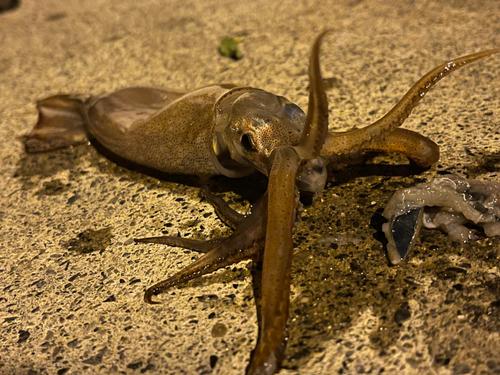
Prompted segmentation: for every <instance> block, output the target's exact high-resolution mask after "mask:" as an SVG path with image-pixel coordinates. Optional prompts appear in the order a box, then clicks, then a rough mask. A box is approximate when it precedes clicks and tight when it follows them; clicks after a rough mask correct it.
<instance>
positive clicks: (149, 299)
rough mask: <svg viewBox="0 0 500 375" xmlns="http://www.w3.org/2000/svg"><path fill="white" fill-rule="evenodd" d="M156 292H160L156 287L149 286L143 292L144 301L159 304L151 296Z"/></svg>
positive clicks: (155, 294)
mask: <svg viewBox="0 0 500 375" xmlns="http://www.w3.org/2000/svg"><path fill="white" fill-rule="evenodd" d="M158 294H160V291H159V289H157V288H149V289H148V290H146V293H144V302H146V303H148V304H150V305H159V304H161V302H159V301H154V300H153V299H152V297H153V296H157V295H158Z"/></svg>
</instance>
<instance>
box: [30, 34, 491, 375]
mask: <svg viewBox="0 0 500 375" xmlns="http://www.w3.org/2000/svg"><path fill="white" fill-rule="evenodd" d="M325 34H326V32H323V33H321V34H320V35H319V36H318V37H317V39H316V41H315V43H314V45H313V48H312V52H311V56H310V63H309V80H310V89H309V104H308V111H307V116H306V115H304V113H303V112H302V111H301V110H300V109H299V108H298V107H297V106H295V105H294V104H292V103H290V102H289V101H288V100H286V99H285V98H283V97H279V96H275V95H273V94H270V93H267V92H265V91H262V90H259V89H254V88H250V87H235V86H231V85H221V86H212V87H208V88H204V89H200V90H197V91H195V92H193V93H189V94H187V93H184V92H181V91H175V90H162V89H151V88H144V87H132V88H127V89H123V90H119V91H116V92H114V93H111V94H106V95H101V96H89V95H57V96H53V97H50V98H47V99H44V100H42V101H40V102H38V103H37V107H38V109H39V113H40V114H39V120H38V123H37V125H36V126H35V128H34V129H33V131H32V132H31V133H30V135H29V136H28V138H27V140H26V144H25V148H26V151H27V152H30V153H35V152H42V151H49V150H53V149H57V148H61V147H67V146H70V145H74V144H78V143H82V142H85V141H86V140H87V139H88V138H95V139H96V140H97V141H98V142H99V143H100V144H101V145H103V146H104V147H105V148H107V149H109V150H110V151H112V152H114V153H116V154H117V155H119V156H121V157H124V158H125V159H128V160H131V161H134V162H136V163H138V164H142V165H144V166H147V167H152V168H156V169H158V170H160V171H164V172H167V173H179V172H184V173H187V174H197V175H200V176H210V175H216V174H223V175H226V176H228V177H241V176H244V175H247V174H249V173H251V172H252V171H253V170H255V169H257V170H259V171H260V172H261V173H263V174H265V175H266V176H268V178H269V184H268V189H267V191H266V193H265V194H264V196H262V197H261V198H260V199H259V200H258V201H257V202H256V203H255V204H254V205H253V206H252V209H251V211H250V212H248V213H247V214H246V215H240V214H239V213H237V212H235V211H234V210H232V209H231V208H230V207H229V206H228V205H227V203H226V202H224V201H223V200H222V199H221V198H219V197H216V196H214V195H212V194H211V193H210V191H209V190H208V188H206V187H203V189H202V192H203V194H204V196H205V198H206V199H207V200H208V202H210V203H211V204H212V205H213V206H214V208H215V210H216V212H217V214H218V215H219V217H220V218H221V220H222V221H223V222H224V223H226V224H227V225H228V226H230V227H231V228H232V229H234V232H233V233H232V234H231V235H230V236H229V237H227V238H218V239H212V240H208V241H197V240H192V239H187V238H179V237H172V236H162V237H150V238H141V239H136V240H135V241H136V242H138V243H158V244H166V245H169V246H177V247H183V248H187V249H191V250H195V251H198V252H201V253H204V255H202V256H201V257H200V258H199V259H198V260H196V261H195V262H193V263H192V264H191V265H189V266H188V267H186V268H185V269H183V270H181V271H180V272H178V273H176V274H174V275H173V276H171V277H169V278H167V279H166V280H164V281H161V282H159V283H157V284H155V285H153V286H151V287H150V288H148V289H147V291H146V293H145V295H144V300H145V301H146V302H147V303H149V304H157V303H159V302H158V301H156V300H154V299H153V296H156V295H158V294H160V293H164V292H165V291H167V290H168V289H170V288H172V287H174V286H177V285H179V284H182V283H184V282H186V281H189V280H192V279H194V278H197V277H200V276H202V275H205V274H208V273H211V272H214V271H216V270H218V269H220V268H223V267H226V266H228V265H230V264H233V263H237V262H239V261H241V260H245V259H252V260H253V261H254V262H255V263H256V264H257V265H262V268H260V267H254V269H253V271H252V274H253V277H254V286H256V287H255V293H256V304H257V317H258V323H259V330H258V340H257V345H256V347H255V349H254V350H253V351H252V355H251V358H250V362H249V365H248V367H247V370H246V373H247V374H251V375H256V374H274V373H276V372H277V371H278V370H279V369H280V366H281V363H282V361H283V358H284V353H285V347H286V342H287V338H288V330H287V319H288V307H289V299H290V296H289V294H290V278H291V264H292V255H293V244H292V238H293V230H294V225H295V223H296V221H297V219H298V217H297V216H298V213H297V211H298V210H297V209H298V205H299V191H301V190H306V191H310V192H319V191H321V190H323V188H324V184H325V181H326V168H325V160H326V161H328V159H329V158H331V157H334V156H337V155H340V154H349V153H353V152H358V151H380V152H396V153H400V154H403V155H405V156H407V157H408V158H410V159H412V160H413V161H414V162H416V163H417V164H418V165H419V166H422V167H429V166H430V165H432V164H433V163H435V162H436V161H437V160H438V159H439V148H438V146H437V145H436V144H435V143H434V142H432V141H431V140H430V139H428V138H426V137H424V136H422V135H420V134H418V133H416V132H413V131H410V130H406V129H400V128H399V126H401V124H402V123H403V122H404V121H405V119H406V118H407V117H408V116H409V115H410V113H411V111H412V110H413V108H415V106H416V105H417V104H418V103H419V101H420V100H421V99H422V98H423V97H424V95H425V94H426V93H427V92H428V91H429V90H430V88H431V87H433V86H434V85H435V84H436V83H437V82H438V81H439V80H440V79H442V78H443V77H445V76H446V75H448V74H449V73H451V72H452V71H454V70H456V69H458V68H460V67H463V66H465V65H467V64H469V63H471V62H473V61H476V60H478V59H481V58H484V57H486V56H489V55H492V54H494V53H498V52H500V49H492V50H488V51H483V52H479V53H475V54H472V55H467V56H464V57H461V58H458V59H455V60H452V61H449V62H447V63H444V64H442V65H440V66H438V67H436V68H434V69H433V70H431V71H430V72H429V73H427V74H426V75H424V76H423V77H422V78H421V79H420V80H419V81H417V82H416V83H415V84H414V85H413V86H412V87H411V88H410V90H409V91H408V92H407V93H406V94H405V96H404V97H403V98H402V99H401V100H400V101H399V102H398V103H397V104H396V105H395V106H394V107H393V108H392V109H391V110H390V111H389V112H388V113H387V114H386V115H385V116H383V117H382V118H381V119H380V120H378V121H376V122H374V123H373V124H371V125H369V126H367V127H364V128H359V129H355V130H351V131H346V132H336V133H333V132H331V133H329V132H328V102H327V97H326V93H325V90H324V87H323V83H322V77H321V70H320V65H319V50H320V45H321V42H322V39H323V37H324V36H325ZM269 118H270V119H271V120H269ZM262 119H266V120H267V121H268V123H266V125H265V126H258V125H257V124H261V123H262V121H258V120H262ZM193 121H194V123H195V128H192V129H189V128H187V127H186V126H185V124H186V123H190V124H191V125H192V124H193ZM207 123H208V124H211V126H206V124H207ZM196 124H198V125H196ZM197 126H198V128H197ZM179 129H180V130H179ZM200 129H203V130H200ZM200 132H201V136H198V137H196V135H198V134H199V133H200ZM169 137H174V138H175V144H176V146H177V147H179V143H180V149H179V153H177V154H174V155H173V156H172V157H170V158H166V159H167V160H164V159H165V158H163V156H164V155H163V154H161V153H162V152H165V150H168V151H169V152H171V150H172V147H171V145H172V142H171V139H170V138H169ZM169 142H170V143H169Z"/></svg>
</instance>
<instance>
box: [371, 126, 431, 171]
mask: <svg viewBox="0 0 500 375" xmlns="http://www.w3.org/2000/svg"><path fill="white" fill-rule="evenodd" d="M362 151H377V152H397V153H398V154H401V155H404V156H406V157H407V158H409V159H411V160H413V161H414V162H415V163H416V164H417V165H418V166H420V167H422V168H428V167H430V166H431V165H432V164H434V163H435V162H437V161H438V160H439V146H438V145H437V144H436V143H435V142H434V141H432V140H431V139H429V138H427V137H425V136H423V135H422V134H419V133H417V132H414V131H411V130H408V129H402V128H397V129H396V130H394V131H393V132H391V133H389V134H387V135H386V136H385V137H384V138H382V139H380V140H375V141H373V142H372V143H370V145H369V146H367V147H365V148H363V150H362Z"/></svg>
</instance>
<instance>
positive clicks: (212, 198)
mask: <svg viewBox="0 0 500 375" xmlns="http://www.w3.org/2000/svg"><path fill="white" fill-rule="evenodd" d="M201 193H202V194H203V196H204V197H205V199H206V200H207V202H208V203H210V204H211V205H212V206H213V207H214V209H215V212H216V214H217V216H218V217H219V219H221V220H222V221H223V222H224V224H226V225H227V226H228V227H230V228H231V229H236V228H237V227H238V225H240V224H241V221H242V220H243V218H244V217H245V216H244V215H242V214H240V213H238V212H236V211H235V210H233V209H232V208H231V207H229V205H228V204H227V202H226V201H225V200H224V199H222V198H221V197H218V196H217V195H214V194H212V192H211V191H210V189H209V188H208V186H206V185H205V186H203V187H202V189H201Z"/></svg>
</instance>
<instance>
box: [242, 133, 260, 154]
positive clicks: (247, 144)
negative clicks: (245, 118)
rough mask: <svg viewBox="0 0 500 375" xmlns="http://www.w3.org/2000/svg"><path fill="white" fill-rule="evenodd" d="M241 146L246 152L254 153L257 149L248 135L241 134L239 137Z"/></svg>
mask: <svg viewBox="0 0 500 375" xmlns="http://www.w3.org/2000/svg"><path fill="white" fill-rule="evenodd" d="M241 146H242V147H243V148H244V149H245V150H247V151H255V150H256V149H257V148H256V147H255V144H254V141H253V138H252V136H251V135H250V134H243V136H242V137H241Z"/></svg>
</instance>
